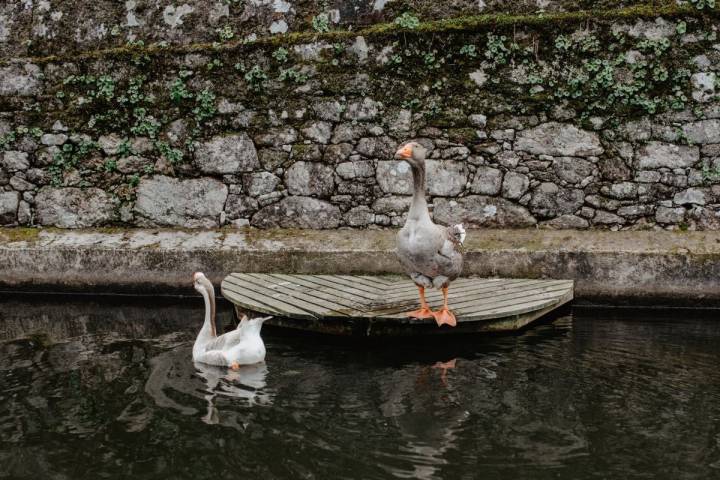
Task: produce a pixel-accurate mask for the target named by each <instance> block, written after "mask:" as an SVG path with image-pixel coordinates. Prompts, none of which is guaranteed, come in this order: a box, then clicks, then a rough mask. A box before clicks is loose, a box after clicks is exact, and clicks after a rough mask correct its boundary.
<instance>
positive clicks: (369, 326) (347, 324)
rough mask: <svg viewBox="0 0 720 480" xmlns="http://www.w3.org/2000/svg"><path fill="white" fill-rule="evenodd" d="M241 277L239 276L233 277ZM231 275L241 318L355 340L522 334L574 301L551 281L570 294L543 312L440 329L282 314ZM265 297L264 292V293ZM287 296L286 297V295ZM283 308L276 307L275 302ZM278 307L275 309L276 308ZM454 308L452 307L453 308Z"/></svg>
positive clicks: (230, 293)
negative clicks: (255, 315) (259, 316)
mask: <svg viewBox="0 0 720 480" xmlns="http://www.w3.org/2000/svg"><path fill="white" fill-rule="evenodd" d="M231 275H237V274H231ZM231 275H228V277H226V279H224V280H223V282H222V284H221V292H222V294H223V296H224V297H225V298H226V299H228V300H229V301H230V302H231V303H233V304H234V305H235V309H236V311H237V312H238V314H239V315H241V314H244V313H251V312H256V313H259V314H264V315H274V316H275V318H273V319H271V320H269V321H268V325H270V326H276V327H282V328H288V329H294V330H301V331H310V332H316V333H325V334H335V335H353V336H358V335H359V336H365V337H369V336H396V335H397V336H402V335H413V334H425V333H427V334H431V333H432V334H436V333H460V332H509V331H518V330H521V329H523V328H525V327H527V326H528V325H530V324H531V323H533V322H534V321H536V320H538V319H540V318H542V317H544V316H545V315H547V314H549V313H550V312H552V311H554V310H556V309H559V308H560V307H562V306H564V305H566V304H568V303H569V302H571V301H572V300H573V298H574V281H573V280H552V279H548V281H551V282H556V287H558V286H559V285H558V283H557V282H567V291H566V292H565V293H563V294H562V295H560V296H558V297H557V299H553V300H555V301H553V302H551V303H548V302H544V303H542V305H539V308H537V309H533V308H528V309H527V310H526V311H517V310H515V311H502V310H501V311H498V312H497V314H498V316H491V315H488V316H487V317H484V318H481V319H464V320H460V321H459V322H458V326H457V327H455V328H445V327H444V328H438V327H437V326H436V325H435V323H434V321H432V320H431V319H430V320H417V319H411V318H399V317H388V316H383V315H380V316H367V317H365V316H345V315H342V316H336V315H328V316H325V315H318V314H317V313H313V312H309V311H301V310H297V311H294V312H293V313H291V314H288V312H283V313H282V314H279V313H278V310H279V309H280V308H283V306H282V304H284V302H282V300H279V299H277V298H273V299H268V298H263V299H262V300H259V299H257V298H256V295H257V294H258V293H260V292H251V293H245V292H242V293H239V292H238V289H237V285H235V284H234V282H228V281H227V279H228V278H230V277H231ZM263 293H264V292H263ZM284 295H286V294H284ZM278 301H279V302H280V304H279V305H273V304H274V303H275V302H278ZM273 307H275V308H273ZM451 307H452V305H451Z"/></svg>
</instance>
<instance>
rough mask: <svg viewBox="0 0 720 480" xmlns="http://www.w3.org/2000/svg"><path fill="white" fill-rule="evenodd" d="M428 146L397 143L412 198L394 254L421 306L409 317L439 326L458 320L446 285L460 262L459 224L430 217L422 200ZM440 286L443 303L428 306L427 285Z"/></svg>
mask: <svg viewBox="0 0 720 480" xmlns="http://www.w3.org/2000/svg"><path fill="white" fill-rule="evenodd" d="M426 154H427V150H426V149H425V147H423V146H422V145H420V144H419V143H417V142H409V143H406V144H405V145H403V146H402V147H400V149H399V150H398V151H397V153H395V158H398V159H401V160H404V161H406V162H407V163H409V164H410V167H411V168H412V175H413V198H412V204H411V205H410V211H409V212H408V217H407V220H406V221H405V226H403V228H402V229H401V230H400V232H398V236H397V255H398V258H399V259H400V263H402V265H403V267H404V268H405V271H406V272H407V274H408V275H409V276H410V278H411V279H412V281H413V282H415V284H416V285H417V287H418V292H419V295H420V309H418V310H414V311H412V312H408V313H407V315H408V316H409V317H414V318H434V319H435V321H436V322H437V324H438V326H440V325H443V324H447V325H450V326H453V327H454V326H455V325H456V324H457V320H456V318H455V315H454V314H453V312H451V311H450V309H449V307H448V287H449V285H450V282H451V281H453V280H455V279H456V278H457V277H458V276H460V272H461V271H462V265H463V254H462V243H463V241H464V240H465V229H464V228H463V226H462V225H454V226H452V227H443V226H441V225H436V224H435V223H433V221H432V220H431V219H430V211H429V210H428V206H427V201H426V200H425V155H426ZM432 287H434V288H439V289H442V292H443V298H444V303H443V307H442V308H441V309H439V310H437V311H434V312H433V311H432V310H430V307H429V306H428V304H427V301H426V300H425V289H426V288H432Z"/></svg>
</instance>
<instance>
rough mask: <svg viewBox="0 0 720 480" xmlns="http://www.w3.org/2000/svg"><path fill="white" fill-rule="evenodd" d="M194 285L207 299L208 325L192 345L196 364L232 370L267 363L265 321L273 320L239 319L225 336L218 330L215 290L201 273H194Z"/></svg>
mask: <svg viewBox="0 0 720 480" xmlns="http://www.w3.org/2000/svg"><path fill="white" fill-rule="evenodd" d="M193 286H194V287H195V290H197V291H198V292H199V293H200V295H202V296H203V299H204V300H205V322H204V323H203V326H202V329H200V333H199V334H198V336H197V339H196V340H195V344H194V345H193V352H192V353H193V361H195V362H202V363H207V364H209V365H219V366H225V367H230V368H232V369H233V370H237V369H239V368H240V365H252V364H256V363H260V362H264V361H265V343H264V342H263V340H262V337H260V329H261V328H262V325H263V322H265V320H268V319H269V318H271V317H263V318H253V319H252V320H250V319H248V318H247V317H246V316H244V317H243V318H242V320H240V323H239V324H238V326H237V328H236V329H235V330H233V331H232V332H228V333H226V334H224V335H220V336H218V335H217V332H216V331H215V288H214V287H213V285H212V283H210V280H208V279H207V277H205V275H203V274H202V273H200V272H197V273H194V274H193Z"/></svg>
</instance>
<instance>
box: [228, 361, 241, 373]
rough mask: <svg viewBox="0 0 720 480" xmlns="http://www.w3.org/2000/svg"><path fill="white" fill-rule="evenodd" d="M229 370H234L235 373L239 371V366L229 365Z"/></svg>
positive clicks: (235, 364) (234, 363)
mask: <svg viewBox="0 0 720 480" xmlns="http://www.w3.org/2000/svg"><path fill="white" fill-rule="evenodd" d="M230 370H235V371H236V372H237V371H238V370H240V364H239V363H237V362H233V363H231V364H230Z"/></svg>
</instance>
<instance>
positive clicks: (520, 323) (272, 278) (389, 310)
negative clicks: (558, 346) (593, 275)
mask: <svg viewBox="0 0 720 480" xmlns="http://www.w3.org/2000/svg"><path fill="white" fill-rule="evenodd" d="M221 288H222V294H223V296H224V297H225V298H226V299H228V300H229V301H231V302H232V303H233V304H235V307H236V309H237V311H238V313H239V314H244V313H248V314H253V313H255V314H262V315H273V316H274V317H275V318H273V319H271V320H269V321H268V324H269V325H274V326H278V327H287V328H294V329H300V330H307V331H314V332H320V333H329V334H336V335H360V336H392V335H414V334H436V333H442V334H444V333H461V332H498V331H512V330H519V329H521V328H523V327H525V326H527V325H528V324H529V323H531V322H533V321H534V320H537V319H538V318H540V317H542V316H543V315H545V314H547V313H549V312H551V311H553V310H555V309H557V308H559V307H561V306H562V305H564V304H566V303H568V302H570V301H571V300H572V298H573V281H572V280H531V279H500V278H490V279H488V278H470V277H467V278H460V279H457V280H455V281H454V282H453V283H452V285H451V286H450V295H449V305H450V308H451V309H452V311H453V312H455V315H456V317H457V320H458V325H457V327H455V328H450V327H447V326H443V327H442V328H439V327H438V326H437V325H436V324H435V321H434V320H433V319H426V320H418V319H414V318H408V317H407V316H406V315H405V314H404V312H407V311H409V310H414V309H416V308H418V305H419V301H418V295H417V288H416V287H415V284H413V282H411V281H410V280H409V279H408V278H407V277H400V276H354V275H283V274H256V273H232V274H230V275H228V276H227V277H226V278H225V280H223V282H222V287H221ZM427 300H428V303H429V304H430V306H431V308H433V309H436V308H439V307H440V306H441V305H442V294H441V293H440V292H439V291H435V290H427Z"/></svg>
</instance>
